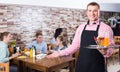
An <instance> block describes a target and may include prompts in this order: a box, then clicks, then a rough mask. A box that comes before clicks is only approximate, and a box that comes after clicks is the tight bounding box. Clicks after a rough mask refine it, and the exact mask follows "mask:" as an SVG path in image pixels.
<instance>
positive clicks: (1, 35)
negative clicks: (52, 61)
mask: <svg viewBox="0 0 120 72" xmlns="http://www.w3.org/2000/svg"><path fill="white" fill-rule="evenodd" d="M8 34H10V32H3V33H0V40H3V38H4V36H8Z"/></svg>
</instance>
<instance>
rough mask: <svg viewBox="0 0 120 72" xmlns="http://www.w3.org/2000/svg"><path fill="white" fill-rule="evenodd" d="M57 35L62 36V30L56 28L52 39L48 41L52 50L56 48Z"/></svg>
mask: <svg viewBox="0 0 120 72" xmlns="http://www.w3.org/2000/svg"><path fill="white" fill-rule="evenodd" d="M59 35H63V28H57V29H56V30H55V33H54V37H53V38H52V40H51V41H50V43H51V46H52V48H55V47H56V38H57V37H58V36H59Z"/></svg>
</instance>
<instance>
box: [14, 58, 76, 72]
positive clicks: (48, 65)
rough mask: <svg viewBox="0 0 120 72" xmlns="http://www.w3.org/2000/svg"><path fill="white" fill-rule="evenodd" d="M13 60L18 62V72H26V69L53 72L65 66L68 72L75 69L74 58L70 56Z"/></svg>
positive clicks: (72, 71)
mask: <svg viewBox="0 0 120 72" xmlns="http://www.w3.org/2000/svg"><path fill="white" fill-rule="evenodd" d="M14 60H15V61H18V72H26V71H25V68H26V67H28V68H31V69H36V70H39V71H42V72H53V71H56V70H58V69H61V68H64V67H67V66H69V68H70V71H69V72H74V67H75V66H74V65H75V64H74V63H75V58H72V57H71V56H66V57H58V58H53V59H47V58H43V59H34V58H29V57H28V58H24V59H19V58H16V59H14Z"/></svg>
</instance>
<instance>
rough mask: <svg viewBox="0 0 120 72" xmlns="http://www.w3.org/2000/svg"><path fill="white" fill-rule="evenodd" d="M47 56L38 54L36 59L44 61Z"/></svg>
mask: <svg viewBox="0 0 120 72" xmlns="http://www.w3.org/2000/svg"><path fill="white" fill-rule="evenodd" d="M46 56H47V54H37V55H36V56H35V57H36V59H43V58H45V57H46Z"/></svg>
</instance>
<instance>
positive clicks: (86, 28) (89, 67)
mask: <svg viewBox="0 0 120 72" xmlns="http://www.w3.org/2000/svg"><path fill="white" fill-rule="evenodd" d="M86 13H87V16H88V19H89V20H88V22H87V23H86V24H81V25H80V26H79V27H78V29H77V31H76V33H75V37H74V39H73V42H72V44H71V45H70V46H69V47H68V48H66V49H65V50H62V51H60V52H53V53H52V54H51V55H48V56H47V57H48V58H54V57H59V56H67V55H70V54H73V53H74V52H76V51H77V50H78V49H79V50H80V52H79V55H78V59H77V63H76V70H75V72H105V71H106V69H105V59H104V57H109V56H110V55H112V53H113V49H112V48H108V49H106V50H104V49H87V48H85V47H86V46H88V45H95V44H96V42H95V40H94V37H97V36H101V37H104V36H105V34H104V33H107V34H108V38H109V44H113V43H114V41H113V31H112V29H111V27H109V26H108V25H107V24H105V23H103V22H101V21H100V20H99V15H100V6H99V4H98V3H96V2H91V3H89V4H88V5H87V12H86Z"/></svg>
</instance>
